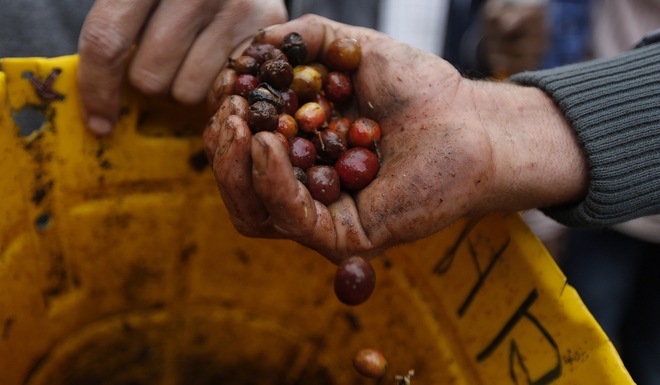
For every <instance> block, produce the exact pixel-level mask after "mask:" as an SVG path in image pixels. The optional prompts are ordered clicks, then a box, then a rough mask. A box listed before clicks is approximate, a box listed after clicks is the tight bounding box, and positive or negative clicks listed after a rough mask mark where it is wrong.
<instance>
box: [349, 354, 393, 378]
mask: <svg viewBox="0 0 660 385" xmlns="http://www.w3.org/2000/svg"><path fill="white" fill-rule="evenodd" d="M353 366H354V367H355V370H357V372H358V373H360V374H361V375H363V376H365V377H369V378H380V377H383V376H384V375H385V373H386V372H387V368H388V366H389V365H388V364H387V360H386V359H385V356H383V353H381V352H380V351H378V350H376V349H370V348H366V349H361V350H359V351H358V352H357V353H356V354H355V357H353Z"/></svg>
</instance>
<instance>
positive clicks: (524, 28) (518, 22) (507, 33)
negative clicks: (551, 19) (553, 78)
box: [481, 0, 549, 76]
mask: <svg viewBox="0 0 660 385" xmlns="http://www.w3.org/2000/svg"><path fill="white" fill-rule="evenodd" d="M483 19H484V40H483V43H482V46H481V49H482V55H483V58H484V60H485V62H486V65H487V66H488V68H490V69H491V70H492V71H493V72H494V73H496V74H499V75H503V76H509V75H513V74H515V73H518V72H522V71H530V70H535V69H539V68H540V65H541V60H542V59H543V55H544V54H545V52H546V49H547V47H548V39H549V33H548V26H547V22H546V6H545V5H530V4H516V3H511V2H508V1H504V0H492V1H488V2H487V3H486V6H485V7H484V10H483Z"/></svg>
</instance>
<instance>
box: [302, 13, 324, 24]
mask: <svg viewBox="0 0 660 385" xmlns="http://www.w3.org/2000/svg"><path fill="white" fill-rule="evenodd" d="M300 19H301V20H304V21H306V22H309V23H320V22H321V20H322V19H323V18H322V17H321V16H318V15H315V14H313V13H307V14H304V15H302V16H300Z"/></svg>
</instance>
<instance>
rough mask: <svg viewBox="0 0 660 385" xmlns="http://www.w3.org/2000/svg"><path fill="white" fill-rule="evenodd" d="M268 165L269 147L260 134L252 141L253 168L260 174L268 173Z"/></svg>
mask: <svg viewBox="0 0 660 385" xmlns="http://www.w3.org/2000/svg"><path fill="white" fill-rule="evenodd" d="M267 167H268V147H267V146H266V143H264V142H263V140H262V139H261V138H260V137H259V136H254V141H252V168H253V171H254V172H255V173H257V174H259V175H263V174H265V173H266V168H267Z"/></svg>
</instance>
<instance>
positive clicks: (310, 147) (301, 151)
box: [289, 136, 316, 170]
mask: <svg viewBox="0 0 660 385" xmlns="http://www.w3.org/2000/svg"><path fill="white" fill-rule="evenodd" d="M289 160H290V161H291V165H292V166H293V167H300V168H301V169H303V170H307V169H308V168H310V167H312V166H313V165H314V162H315V161H316V147H314V144H312V142H310V141H309V140H307V139H305V138H301V137H299V136H296V137H293V138H291V139H289Z"/></svg>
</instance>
